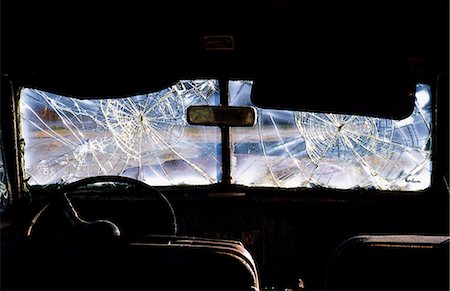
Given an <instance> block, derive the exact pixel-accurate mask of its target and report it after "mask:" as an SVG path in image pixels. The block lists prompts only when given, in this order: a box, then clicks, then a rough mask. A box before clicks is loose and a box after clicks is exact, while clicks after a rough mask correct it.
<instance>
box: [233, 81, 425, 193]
mask: <svg viewBox="0 0 450 291" xmlns="http://www.w3.org/2000/svg"><path fill="white" fill-rule="evenodd" d="M229 86H230V87H229V88H230V105H233V106H239V105H251V101H250V90H251V86H252V83H251V82H249V81H232V82H230V85H229ZM386 106H390V105H389V104H386ZM257 111H258V114H257V118H258V120H257V123H256V125H255V126H254V127H252V128H231V129H230V133H231V140H232V145H233V147H232V169H231V175H232V179H233V183H235V184H240V185H245V186H266V187H282V188H294V187H315V186H321V187H325V188H333V189H357V188H362V189H379V190H396V191H408V190H413V191H414V190H423V189H426V188H428V187H429V186H430V181H431V125H432V122H431V116H432V114H431V112H432V110H431V98H430V88H429V87H428V86H426V85H423V84H418V85H417V87H416V101H415V108H414V112H413V113H412V114H411V116H409V117H408V118H406V119H404V120H400V121H394V120H389V119H382V118H373V117H364V116H351V115H340V114H325V113H308V112H294V111H284V110H268V109H257Z"/></svg>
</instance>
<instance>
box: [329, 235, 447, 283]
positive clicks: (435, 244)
mask: <svg viewBox="0 0 450 291" xmlns="http://www.w3.org/2000/svg"><path fill="white" fill-rule="evenodd" d="M448 264H449V237H448V236H429V235H360V236H355V237H352V238H350V239H348V240H346V241H345V242H343V243H342V244H341V245H340V246H339V247H338V248H337V249H336V252H335V254H334V255H333V258H332V259H331V262H330V264H329V268H328V274H327V279H326V282H325V289H327V290H344V289H345V290H368V289H378V290H387V289H389V290H399V289H401V290H448V288H449V265H448Z"/></svg>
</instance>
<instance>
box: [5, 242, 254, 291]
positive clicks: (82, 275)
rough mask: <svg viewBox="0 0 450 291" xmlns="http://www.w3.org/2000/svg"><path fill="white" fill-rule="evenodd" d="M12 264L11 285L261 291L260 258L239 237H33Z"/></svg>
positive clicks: (16, 252)
mask: <svg viewBox="0 0 450 291" xmlns="http://www.w3.org/2000/svg"><path fill="white" fill-rule="evenodd" d="M7 264H8V265H7V266H4V267H5V268H2V281H3V282H2V288H6V289H21V290H25V289H53V290H67V289H81V290H86V289H89V290H99V289H102V290H105V289H108V290H122V289H124V290H138V289H140V290H144V289H145V290H155V289H156V290H224V289H226V290H259V278H258V274H257V270H256V266H255V262H254V261H253V258H252V256H251V255H250V253H249V252H248V251H247V250H246V248H245V247H244V246H243V245H242V244H241V243H240V242H236V241H219V240H209V239H197V238H189V237H167V236H150V237H142V238H133V239H132V238H111V237H109V238H104V239H103V238H99V237H96V238H93V237H91V238H89V239H88V240H87V239H81V238H69V237H65V238H63V237H54V238H53V239H49V237H45V238H39V237H32V238H28V239H26V240H24V241H22V242H21V243H20V244H17V243H16V244H15V250H14V252H13V255H10V256H9V259H8V262H7Z"/></svg>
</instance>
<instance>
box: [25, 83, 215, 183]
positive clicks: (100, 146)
mask: <svg viewBox="0 0 450 291" xmlns="http://www.w3.org/2000/svg"><path fill="white" fill-rule="evenodd" d="M219 99H220V98H219V91H218V83H217V81H215V80H185V81H180V82H178V83H177V84H175V85H174V86H171V87H169V88H166V89H164V90H161V91H159V92H154V93H149V94H143V95H137V96H132V97H126V98H115V99H108V98H104V99H77V98H71V97H65V96H61V95H56V94H52V93H47V92H44V91H41V90H36V89H30V88H24V89H22V90H21V93H20V116H21V124H22V134H23V138H24V140H25V155H24V156H25V157H24V158H25V172H26V176H27V178H28V179H29V180H28V182H29V184H31V185H35V184H39V185H44V184H55V183H68V182H73V181H76V180H79V179H82V178H85V177H92V176H98V175H119V176H126V177H132V178H135V179H138V180H140V181H143V182H145V183H148V184H150V185H155V186H156V185H157V186H160V185H183V184H185V185H205V184H213V183H218V182H220V180H221V177H222V169H221V164H222V163H221V153H220V151H221V136H220V129H219V128H217V127H203V126H191V125H189V124H188V123H187V122H186V110H187V107H189V106H191V105H218V104H219Z"/></svg>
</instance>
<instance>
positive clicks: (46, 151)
mask: <svg viewBox="0 0 450 291" xmlns="http://www.w3.org/2000/svg"><path fill="white" fill-rule="evenodd" d="M229 86H230V88H229V89H230V100H229V103H230V105H232V106H252V103H251V101H250V91H251V88H252V82H251V81H231V82H230V83H229ZM416 89H417V90H416V102H415V108H414V112H413V113H412V114H411V116H409V117H408V118H405V119H403V120H399V121H395V120H389V119H383V118H375V117H366V116H356V115H355V116H353V115H341V114H329V113H311V112H296V111H286V110H269V109H257V122H256V125H255V126H253V127H236V128H231V129H230V139H231V142H232V148H231V177H232V181H231V182H232V183H233V184H238V185H244V186H252V187H258V186H264V187H279V188H302V187H316V186H319V187H325V188H332V189H378V190H393V191H415V190H423V189H427V188H428V187H429V186H430V183H431V182H430V181H431V125H432V122H431V115H432V114H431V112H432V110H431V97H430V88H429V87H428V86H426V85H422V84H418V85H417V88H416ZM219 100H220V97H219V92H218V82H217V81H212V80H195V81H180V82H179V83H177V84H176V85H174V86H172V87H169V88H167V89H164V90H162V91H160V92H156V93H150V94H144V95H138V96H133V97H128V98H120V99H89V100H87V99H84V100H83V99H76V98H69V97H64V96H60V95H56V94H50V93H46V92H43V91H40V90H35V89H26V88H25V89H23V90H22V91H21V95H20V114H21V121H22V133H23V137H24V140H25V166H26V169H25V170H26V175H27V178H29V180H28V182H29V184H31V185H35V184H39V185H45V184H54V183H66V182H72V181H76V180H79V179H82V178H85V177H91V176H98V175H120V176H127V177H132V178H135V179H138V180H140V181H144V182H145V183H148V184H150V185H206V184H214V183H220V182H221V179H222V163H221V157H222V155H223V154H228V151H225V150H224V152H222V144H221V131H220V128H218V127H214V126H208V127H207V126H194V125H189V124H187V122H186V110H187V107H189V106H190V105H219Z"/></svg>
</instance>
